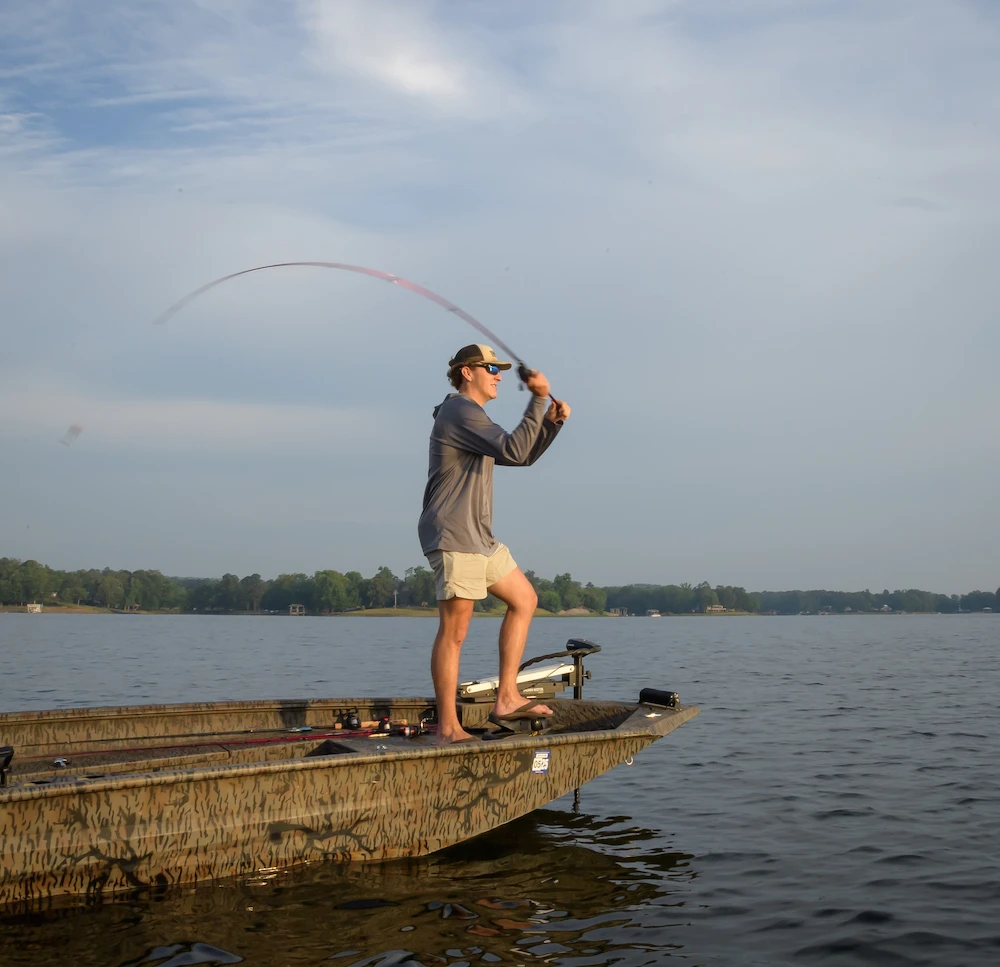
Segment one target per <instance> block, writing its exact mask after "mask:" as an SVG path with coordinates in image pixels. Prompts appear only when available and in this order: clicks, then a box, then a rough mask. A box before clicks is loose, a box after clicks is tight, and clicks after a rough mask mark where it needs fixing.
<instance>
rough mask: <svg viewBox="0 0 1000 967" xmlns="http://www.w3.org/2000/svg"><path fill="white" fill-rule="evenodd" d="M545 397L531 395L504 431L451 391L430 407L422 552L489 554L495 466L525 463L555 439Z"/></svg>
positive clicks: (555, 428)
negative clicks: (513, 424)
mask: <svg viewBox="0 0 1000 967" xmlns="http://www.w3.org/2000/svg"><path fill="white" fill-rule="evenodd" d="M545 404H546V400H545V397H543V396H535V395H532V397H531V400H530V402H529V403H528V407H527V409H526V410H525V411H524V418H523V419H522V420H521V422H520V423H519V424H518V426H517V428H516V429H515V430H513V431H512V432H511V433H507V432H506V431H505V430H504V429H503V427H501V426H497V424H496V423H494V422H493V421H492V420H491V419H490V418H489V417H488V416H487V415H486V411H485V410H484V409H483V408H482V407H481V406H480V405H479V404H478V403H477V402H476V401H475V400H472V399H469V397H468V396H462V395H461V394H458V393H452V394H449V395H448V396H447V397H445V399H444V402H443V403H441V404H440V405H439V406H437V407H435V408H434V428H433V429H432V430H431V443H430V464H429V469H428V473H427V487H426V488H425V489H424V509H423V513H422V514H421V515H420V523H419V524H418V525H417V533H418V534H419V536H420V546H421V548H422V549H423V552H424V554H430V552H431V551H463V552H465V553H469V554H486V555H489V554H490V553H491V552H492V551H493V549H494V548H495V547H496V545H497V541H496V538H494V536H493V467H494V465H495V464H499V465H500V466H501V467H528V466H530V465H531V464H533V463H534V462H535V461H536V460H537V459H538V458H539V457H540V456H541V455H542V454H543V453H544V452H545V451H546V450H547V449H548V446H549V444H550V443H551V442H552V441H553V440H554V439H555V438H556V434H557V433H558V432H559V429H560V424H557V423H552V422H550V421H548V420H546V419H545V418H544V417H545Z"/></svg>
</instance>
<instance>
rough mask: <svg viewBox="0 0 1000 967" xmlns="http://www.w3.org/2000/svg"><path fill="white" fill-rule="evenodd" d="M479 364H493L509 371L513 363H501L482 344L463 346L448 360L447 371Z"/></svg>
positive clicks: (490, 350) (491, 351) (495, 355)
mask: <svg viewBox="0 0 1000 967" xmlns="http://www.w3.org/2000/svg"><path fill="white" fill-rule="evenodd" d="M480 363H493V365H494V366H497V367H499V368H500V369H510V368H511V366H513V365H514V364H513V363H506V362H501V361H500V360H499V359H497V354H496V353H495V352H494V351H493V347H492V346H485V345H483V344H482V343H473V344H472V345H471V346H463V347H462V348H461V349H460V350H459V351H458V352H457V353H455V355H454V357H453V358H451V359H449V360H448V369H449V371H450V370H455V369H460V368H461V367H462V366H475V365H477V364H480Z"/></svg>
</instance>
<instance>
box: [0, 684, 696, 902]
mask: <svg viewBox="0 0 1000 967" xmlns="http://www.w3.org/2000/svg"><path fill="white" fill-rule="evenodd" d="M551 704H552V705H553V708H555V710H556V715H555V717H554V721H553V726H552V728H551V729H547V730H546V731H545V732H544V733H542V734H538V735H520V734H517V735H504V736H502V737H490V738H484V739H483V740H481V741H479V742H470V743H462V744H457V745H452V746H444V747H442V746H436V745H434V744H433V743H434V739H433V737H432V736H423V737H420V738H415V739H413V738H402V737H396V736H386V735H377V734H376V735H364V734H360V731H359V730H357V729H355V731H353V732H352V731H349V730H347V729H344V728H343V727H338V725H337V723H338V722H340V721H341V720H343V719H344V718H345V717H346V716H347V715H348V714H353V715H357V717H358V718H359V719H361V720H362V721H363V722H375V721H377V720H378V719H379V718H381V717H382V715H385V716H388V717H390V718H391V719H392V720H393V721H396V722H399V721H404V720H408V721H410V722H413V723H415V722H417V721H419V719H420V717H421V716H426V713H427V711H428V710H431V711H433V703H430V702H428V701H427V700H426V699H377V700H372V699H359V700H344V699H336V700H317V701H305V702H239V703H211V704H207V705H206V704H199V705H185V706H155V707H154V706H146V707H141V708H134V709H130V708H120V709H88V710H80V709H77V710H72V711H70V712H66V711H57V712H39V713H22V714H8V715H0V745H5V744H10V745H12V746H13V747H14V749H15V760H14V762H13V763H12V769H11V771H10V774H9V777H8V785H7V786H6V787H5V788H0V905H3V906H6V907H7V908H8V909H9V908H10V906H11V905H12V904H13V905H17V906H22V907H23V906H30V907H33V908H37V907H38V906H39V904H40V903H41V904H44V903H45V902H46V901H48V900H49V899H51V898H54V897H58V896H62V895H67V894H69V895H90V896H100V895H102V894H104V893H111V892H116V891H122V890H130V889H136V888H147V887H157V886H168V885H173V884H180V883H193V882H197V881H202V880H209V879H215V878H219V877H230V876H235V875H239V874H245V873H251V872H255V871H259V870H267V869H282V868H288V867H292V866H296V865H299V864H303V863H309V862H316V861H335V862H354V861H371V860H382V859H390V858H395V857H415V856H423V855H426V854H428V853H432V852H435V851H437V850H439V849H442V848H443V847H445V846H450V845H453V844H455V843H458V842H460V841H462V840H465V839H468V838H470V837H472V836H476V835H478V834H480V833H483V832H486V831H487V830H490V829H493V828H495V827H497V826H499V825H501V824H503V823H507V822H510V821H511V820H513V819H516V818H518V817H519V816H522V815H524V814H525V813H528V812H530V811H531V810H534V809H536V808H538V807H540V806H543V805H545V804H546V803H548V802H550V801H551V800H553V799H555V798H557V797H559V796H561V795H563V794H564V793H566V792H568V791H570V790H572V789H574V788H577V787H579V786H581V785H583V784H584V783H586V782H589V781H590V780H591V779H593V778H595V777H596V776H598V775H600V774H601V773H603V772H606V771H607V770H608V769H611V768H613V767H614V766H616V765H618V764H619V763H621V762H623V761H626V760H627V759H629V757H631V756H633V755H635V754H636V753H637V752H639V751H640V750H641V749H643V748H644V747H645V746H647V745H648V744H649V743H651V742H653V741H655V739H657V738H659V737H660V736H662V735H665V734H667V733H668V732H670V731H672V730H673V729H674V728H676V727H677V726H679V725H681V724H682V723H683V722H685V721H687V720H688V719H690V718H692V717H694V715H696V714H697V711H698V710H697V709H696V708H676V709H666V708H655V709H653V708H649V707H646V706H636V705H623V704H620V703H604V702H590V701H553V702H552V703H551ZM488 711H489V708H488V707H485V706H482V705H470V706H463V707H462V714H463V719H464V724H465V725H466V727H467V728H473V729H474V728H485V726H486V713H487V712H488ZM650 716H652V717H650ZM302 729H307V730H312V731H307V732H301V731H298V730H302ZM272 733H276V734H272ZM56 758H61V759H64V760H65V763H66V764H65V765H64V766H63V767H62V768H60V769H55V768H53V762H54V761H55V759H56Z"/></svg>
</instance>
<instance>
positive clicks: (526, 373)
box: [153, 262, 555, 401]
mask: <svg viewBox="0 0 1000 967" xmlns="http://www.w3.org/2000/svg"><path fill="white" fill-rule="evenodd" d="M292 266H306V267H310V268H319V269H341V270H342V271H344V272H357V273H359V274H360V275H369V276H371V277H372V278H373V279H382V281H383V282H389V283H391V284H392V285H398V286H400V287H402V288H404V289H409V290H410V291H411V292H415V293H416V294H417V295H421V296H423V297H424V298H425V299H430V301H431V302H434V303H436V304H437V305H439V306H441V308H442V309H447V310H448V312H451V313H453V314H454V315H456V316H458V318H459V319H461V320H462V321H463V322H467V323H468V324H469V325H470V326H472V327H473V328H474V329H476V330H477V331H478V332H481V333H482V334H483V335H484V336H485V337H486V338H487V339H489V340H490V342H492V343H495V344H496V345H497V346H499V347H500V348H501V349H502V350H503V351H504V352H505V353H507V355H508V356H511V357H513V358H514V359H515V360H516V361H517V375H518V378H519V379H520V380H521V383H522V384H523V383H526V382H527V381H528V379H529V377H530V376H531V375H532V374H533V372H534V370H532V369H530V368H529V367H528V365H527V364H526V363H525V362H524V360H523V359H521V357H520V356H518V354H517V353H515V352H514V350H513V349H511V348H510V346H508V345H507V344H506V343H505V342H504V341H503V340H502V339H501V338H500V337H499V336H498V335H497V334H496V333H495V332H492V331H491V330H490V329H487V328H486V326H484V325H483V324H482V323H481V322H480V321H479V320H478V319H476V318H474V317H473V316H470V315H469V313H467V312H466V311H465V310H464V309H460V308H459V307H458V306H457V305H455V303H454V302H449V301H448V300H447V299H446V298H444V296H440V295H438V294H437V293H436V292H431V290H430V289H427V288H425V287H424V286H422V285H418V284H417V283H416V282H410V281H409V279H402V278H400V277H399V276H398V275H393V274H392V273H391V272H381V271H379V270H378V269H369V268H366V267H365V266H363V265H347V264H346V263H344V262H275V263H274V264H273V265H258V266H255V267H254V268H252V269H243V270H242V271H241V272H232V273H230V274H229V275H224V276H222V278H221V279H214V280H213V281H211V282H208V283H206V284H205V285H203V286H201V287H200V288H198V289H195V290H194V291H193V292H189V293H188V294H187V295H186V296H184V297H183V298H182V299H178V300H177V301H176V302H175V303H174V304H173V305H172V306H170V307H169V308H168V309H166V310H165V311H164V312H162V313H161V314H160V315H159V316H157V317H156V319H154V320H153V325H154V326H162V325H163V324H164V323H165V322H167V320H169V319H170V318H171V317H173V316H174V315H176V314H177V313H178V312H180V311H181V309H183V308H184V307H185V306H186V305H188V304H190V303H191V302H193V301H194V300H195V299H197V298H198V296H200V295H203V294H204V293H206V292H208V291H209V289H214V288H215V287H216V286H217V285H222V283H223V282H228V281H229V280H230V279H237V278H239V277H240V276H241V275H249V274H250V273H251V272H263V271H264V270H265V269H284V268H290V267H292ZM550 398H551V399H552V400H553V401H555V397H554V396H551V397H550Z"/></svg>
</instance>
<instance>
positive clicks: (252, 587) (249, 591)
mask: <svg viewBox="0 0 1000 967" xmlns="http://www.w3.org/2000/svg"><path fill="white" fill-rule="evenodd" d="M240 587H241V588H242V589H243V600H244V601H245V602H246V604H247V605H248V606H249V608H250V610H251V611H260V603H261V601H262V600H263V599H264V595H265V594H266V593H267V582H266V581H264V580H263V579H262V578H261V576H260V575H259V574H249V575H247V576H246V577H245V578H240Z"/></svg>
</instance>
